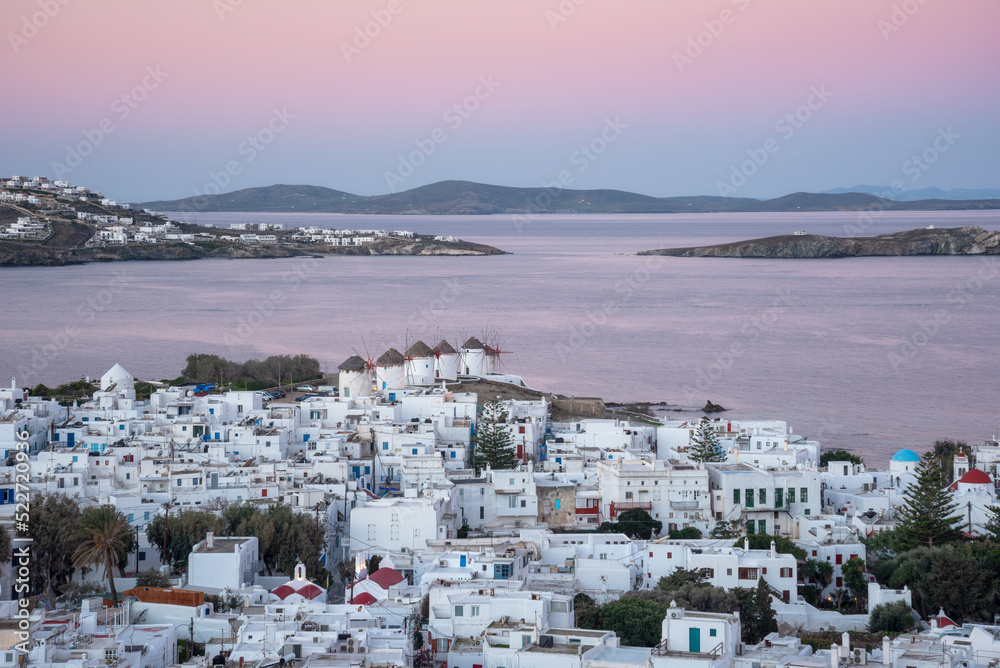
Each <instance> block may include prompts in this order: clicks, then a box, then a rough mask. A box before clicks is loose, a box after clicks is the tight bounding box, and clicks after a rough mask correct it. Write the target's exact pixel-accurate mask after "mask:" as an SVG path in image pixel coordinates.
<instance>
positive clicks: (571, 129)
mask: <svg viewBox="0 0 1000 668" xmlns="http://www.w3.org/2000/svg"><path fill="white" fill-rule="evenodd" d="M577 1H578V2H579V1H580V0H577ZM46 2H48V3H50V4H52V5H53V6H56V5H58V2H57V0H45V1H43V2H42V3H41V4H42V5H44V4H45V3H46ZM230 5H232V6H231V7H230ZM904 5H905V6H906V7H907V8H909V9H910V10H911V11H913V10H915V11H913V13H912V14H911V15H906V14H900V12H902V9H900V10H899V11H898V12H897V19H898V18H899V16H904V15H905V17H906V21H905V23H903V22H900V23H901V25H899V26H898V27H899V29H898V30H897V31H894V32H892V33H891V34H888V36H887V37H888V38H886V36H885V35H884V34H883V31H882V30H880V27H879V21H880V20H884V21H891V18H892V15H893V12H894V9H893V8H894V6H896V7H899V8H902V7H904ZM220 6H221V7H229V8H230V9H231V10H232V11H228V12H225V13H223V14H221V18H220V14H219V13H218V7H220ZM390 6H395V7H397V8H399V11H398V13H397V14H395V15H392V18H391V22H389V23H388V25H386V26H385V27H383V28H381V30H380V34H378V35H377V36H376V37H374V38H372V39H371V41H370V43H369V44H368V45H367V46H366V47H365V48H363V49H359V52H358V53H354V54H352V57H351V62H347V59H346V58H345V56H344V54H343V52H342V44H343V43H350V42H351V41H352V40H353V39H354V34H355V29H356V28H358V27H361V28H363V27H364V26H365V24H366V23H367V22H369V21H371V20H372V12H383V16H384V15H385V14H386V13H387V8H389V7H390ZM560 6H562V7H575V11H574V12H573V13H572V14H571V15H569V16H566V17H565V21H561V22H559V23H557V24H555V25H554V28H553V26H552V25H550V20H551V17H552V16H553V15H554V14H553V13H557V12H559V8H560ZM40 12H42V9H40V3H39V0H5V1H4V2H3V3H2V4H0V25H2V26H3V28H4V34H5V40H4V41H5V42H6V43H5V44H4V45H3V47H0V52H2V53H3V56H2V60H0V63H2V64H3V72H4V74H3V82H4V84H5V85H4V87H5V89H6V91H7V92H5V95H4V96H3V99H2V101H0V112H2V115H3V118H4V119H5V121H6V123H7V125H8V127H9V128H16V132H11V131H6V132H5V133H4V136H3V142H2V144H0V148H2V150H0V163H2V164H0V172H3V173H21V172H31V173H32V174H35V173H40V174H49V175H50V176H52V175H53V174H52V171H53V169H52V165H53V163H54V162H59V161H63V160H64V158H65V156H66V153H67V151H66V147H67V146H68V145H69V146H72V145H74V144H76V143H77V142H79V141H81V140H82V139H83V138H84V136H83V134H82V133H83V132H84V131H86V130H88V129H90V128H93V127H96V126H97V125H98V123H99V122H100V121H101V119H103V118H106V117H109V118H111V119H113V121H114V122H115V129H114V132H113V133H112V134H111V135H109V136H108V137H106V138H105V139H104V140H103V141H102V142H101V144H100V145H97V146H95V147H94V151H93V153H92V154H91V155H89V156H87V157H86V158H85V159H84V160H83V161H82V164H80V165H79V166H78V167H76V168H74V169H73V171H72V173H71V174H69V175H68V176H67V177H66V178H69V179H70V180H75V181H78V182H86V183H88V184H91V185H94V186H96V187H100V188H103V189H104V190H107V191H109V192H117V193H120V196H121V197H123V198H126V199H151V198H158V197H164V198H167V197H180V196H185V195H189V194H191V191H192V189H193V188H197V187H199V186H201V185H203V184H204V183H205V180H206V178H207V175H208V174H209V173H210V172H211V171H213V170H217V169H219V168H220V166H223V165H225V163H226V162H227V161H228V160H231V159H233V158H237V159H240V160H242V159H243V158H241V157H240V155H239V153H238V147H239V145H240V143H241V142H242V141H243V140H244V139H245V138H246V136H247V135H248V134H250V133H256V132H257V131H258V130H259V129H260V128H262V127H264V126H265V125H266V124H267V123H268V121H269V119H270V117H271V115H272V109H273V108H279V109H283V108H284V109H287V110H288V112H289V113H290V114H292V115H294V119H293V120H292V121H291V122H290V123H289V124H288V127H287V128H286V129H285V130H284V131H282V133H281V134H280V135H279V136H278V137H277V138H276V139H275V141H274V142H273V143H271V144H269V145H268V146H267V148H266V150H264V151H261V152H260V153H259V155H257V156H256V157H255V159H254V160H253V161H252V164H250V163H248V164H244V165H243V169H242V170H241V174H240V175H239V177H238V178H237V179H234V182H233V184H232V188H230V189H235V188H241V187H249V186H254V185H266V184H269V183H275V182H286V183H289V182H302V183H312V184H316V185H326V186H330V187H334V188H339V189H343V190H348V191H351V192H359V193H365V194H367V193H379V192H386V191H387V190H388V187H387V185H386V179H385V173H386V172H387V171H392V170H395V169H396V167H397V164H398V161H399V156H400V155H405V154H407V153H408V152H410V151H411V150H413V148H414V141H415V140H419V139H422V138H425V137H427V136H429V135H430V134H431V132H432V131H433V130H434V129H435V128H438V127H443V128H445V129H446V130H447V131H448V137H447V142H445V143H444V144H442V145H440V146H439V147H438V148H437V150H436V151H435V153H434V154H433V155H430V156H427V159H426V161H425V163H424V164H423V165H421V167H420V169H418V170H417V171H416V173H415V174H413V175H412V176H411V177H408V178H407V180H406V182H405V184H404V185H403V186H401V187H400V188H397V189H405V188H408V187H413V186H417V185H423V184H425V183H430V182H433V181H437V180H441V179H446V178H461V179H470V180H478V181H486V182H492V183H501V184H506V185H537V184H538V183H539V181H541V180H543V179H546V178H551V177H552V176H553V174H554V173H557V172H558V171H559V170H560V169H562V168H563V167H564V166H565V165H566V164H567V163H568V161H569V156H570V155H571V154H572V152H573V150H574V149H575V147H577V146H579V145H580V144H582V143H585V142H589V141H590V140H591V139H592V138H593V137H594V136H595V135H596V133H598V132H600V129H601V127H602V125H603V123H604V122H605V119H606V118H608V117H612V118H613V117H620V118H621V120H622V121H623V122H626V123H627V124H628V125H629V127H628V129H627V130H626V131H625V132H624V133H623V134H622V136H621V138H620V141H618V142H616V144H615V145H614V146H612V147H610V148H609V150H608V151H607V153H606V154H604V155H602V156H601V157H600V159H599V160H597V161H595V162H594V164H593V165H592V167H591V168H589V169H588V170H587V171H586V172H585V173H580V174H579V178H578V181H577V183H576V184H575V185H577V186H579V187H617V188H623V189H629V190H635V191H641V192H646V193H649V194H654V195H675V194H714V191H715V189H716V183H717V182H718V181H719V180H720V179H724V178H725V177H726V175H727V174H728V173H729V171H730V167H731V165H733V164H737V163H739V161H741V160H743V159H744V158H745V157H746V155H745V153H746V151H747V150H748V149H753V148H754V147H756V146H757V145H759V143H760V142H762V141H764V140H765V139H767V138H768V137H769V136H773V135H774V134H775V130H774V125H775V122H776V121H777V120H778V119H779V118H780V117H781V116H783V115H784V114H786V113H789V112H793V111H794V110H795V109H796V107H798V106H799V105H801V104H803V103H804V102H805V101H806V99H807V97H808V95H809V90H810V87H811V86H814V85H825V86H826V87H827V88H828V89H829V90H830V91H831V92H832V93H833V96H832V97H831V99H830V100H829V101H828V102H827V103H826V104H824V105H823V107H822V108H821V109H818V110H816V112H815V114H814V117H813V118H811V119H810V120H809V122H808V123H806V124H804V126H803V127H802V128H801V130H799V131H798V132H797V133H796V135H795V136H794V137H792V138H790V139H788V140H787V142H786V143H785V144H784V145H782V147H781V151H780V152H779V154H778V155H775V156H774V158H775V159H774V160H773V161H772V163H771V164H769V165H768V166H767V169H766V170H762V171H761V172H760V173H759V174H757V175H756V176H755V178H754V179H753V181H752V182H751V183H748V184H747V185H746V187H745V192H741V193H739V194H741V195H743V194H745V195H747V196H766V195H777V194H781V193H784V192H789V191H793V190H801V189H812V190H823V189H828V188H832V187H835V186H849V185H855V184H857V183H862V182H867V183H872V184H875V185H881V184H885V183H888V182H890V181H891V180H893V179H894V178H898V176H899V173H900V170H901V165H902V164H903V163H904V162H905V161H906V160H907V158H908V157H909V156H910V155H911V154H912V153H913V152H915V151H920V150H923V149H924V148H925V147H926V146H927V145H928V144H929V142H931V141H933V138H934V136H935V132H936V130H937V128H939V127H946V126H949V125H950V126H953V127H954V129H955V131H956V132H958V133H960V134H961V135H962V139H961V140H960V141H959V142H958V144H957V145H956V146H955V147H954V149H953V150H952V151H951V152H950V153H949V154H948V155H947V156H944V157H942V159H941V160H940V162H939V164H936V165H935V166H934V169H933V172H929V173H928V174H926V175H924V176H923V177H922V178H921V179H920V182H919V183H916V184H914V187H926V186H931V185H939V186H941V187H996V186H1000V183H998V182H997V173H996V169H995V167H994V165H995V163H996V157H997V155H998V149H1000V136H998V132H997V130H996V124H995V122H994V121H993V117H994V115H995V113H996V110H997V107H998V104H997V103H998V101H1000V100H998V98H1000V95H998V86H1000V78H998V77H997V76H996V72H997V71H1000V46H998V41H997V40H996V37H995V30H996V26H997V25H1000V3H996V2H992V1H990V0H973V1H969V2H959V3H955V2H945V1H944V0H925V2H924V3H923V4H920V2H919V1H918V0H909V2H906V3H904V2H891V1H883V0H852V1H848V2H838V3H817V2H803V1H802V0H767V1H765V0H749V1H748V2H747V1H744V0H741V1H740V2H733V1H731V0H716V1H711V2H706V1H698V2H695V1H694V0H674V1H669V2H668V1H664V0H616V1H615V2H610V1H609V0H603V1H602V0H588V1H586V2H582V4H581V5H579V6H577V5H576V4H574V3H573V1H572V0H563V2H562V3H561V5H560V2H558V0H551V1H542V0H540V1H538V2H529V1H526V0H504V1H503V2H500V1H498V0H493V1H490V0H463V1H458V0H409V1H408V0H394V2H392V3H390V2H389V0H371V1H368V0H366V1H364V2H355V1H350V2H343V1H338V2H328V1H325V0H324V1H320V0H297V1H290V2H282V3H278V2H268V1H265V0H242V2H238V0H217V1H216V2H215V3H214V6H213V2H212V1H210V0H171V2H169V3H149V2H134V0H91V1H89V2H86V3H84V2H80V1H79V0H76V1H69V2H68V3H67V4H66V5H65V6H60V8H59V11H58V12H57V13H56V14H55V16H52V17H51V18H48V17H46V18H45V21H42V20H41V19H39V18H38V17H39V16H41V14H39V13H40ZM723 12H728V14H726V15H725V16H726V17H727V18H728V19H729V21H730V22H729V24H728V25H725V24H721V23H715V27H716V28H718V27H719V25H722V26H723V29H722V30H721V32H720V34H718V35H717V36H712V38H711V40H707V39H706V36H707V33H705V34H703V35H702V39H703V41H705V42H706V43H707V44H708V45H707V46H706V47H704V49H703V52H702V53H701V54H700V55H697V57H696V58H694V59H693V62H690V63H687V64H686V65H685V66H684V68H683V71H678V67H677V66H676V65H675V55H674V54H675V52H683V51H684V49H685V47H686V45H687V41H688V39H689V38H692V39H697V38H698V36H699V33H702V32H703V31H705V30H707V28H706V26H705V22H709V23H710V24H711V23H712V22H713V21H716V20H718V19H719V18H720V17H721V16H723V14H722V13H723ZM25 20H27V21H28V22H29V23H31V22H32V21H34V23H36V24H41V23H44V25H42V26H41V27H40V28H38V30H37V34H35V35H34V36H30V37H24V36H25V35H27V34H30V33H31V32H32V31H31V28H25V23H24V22H25ZM709 42H710V43H709ZM150 66H152V67H156V66H158V67H159V68H161V70H162V71H163V72H166V73H167V76H166V77H165V78H164V79H163V81H162V83H160V84H159V85H158V86H157V87H156V88H155V89H153V90H150V91H148V96H147V97H146V99H145V100H143V101H142V102H141V103H139V104H137V105H136V108H135V109H134V110H130V114H129V116H128V117H127V118H123V119H120V118H118V117H117V116H116V115H115V113H114V112H113V111H112V103H113V101H114V100H115V99H116V98H118V97H119V96H121V95H122V94H126V93H128V92H129V91H130V90H132V89H133V87H135V86H137V85H140V84H141V82H142V81H143V77H144V71H145V70H146V68H147V67H150ZM489 76H492V77H493V78H494V80H495V81H497V82H499V84H500V85H499V87H498V88H497V89H496V90H495V92H493V93H492V94H490V95H489V96H488V98H487V99H484V100H483V101H482V102H481V104H480V106H479V108H478V109H476V110H475V111H474V112H473V113H471V114H469V118H468V119H466V120H465V121H464V122H463V123H462V125H461V127H458V128H454V129H452V128H448V127H447V125H446V124H445V123H444V121H443V115H444V113H445V112H446V110H448V109H449V108H450V107H451V106H452V105H453V104H455V103H459V102H461V101H462V100H463V99H464V98H465V97H466V96H468V95H470V94H472V93H473V92H474V90H475V88H476V86H477V81H478V79H479V78H480V77H489ZM10 91H17V93H16V94H13V95H12V94H9V92H10ZM138 166H141V167H142V169H141V170H137V167H138ZM149 177H152V179H150V178H149Z"/></svg>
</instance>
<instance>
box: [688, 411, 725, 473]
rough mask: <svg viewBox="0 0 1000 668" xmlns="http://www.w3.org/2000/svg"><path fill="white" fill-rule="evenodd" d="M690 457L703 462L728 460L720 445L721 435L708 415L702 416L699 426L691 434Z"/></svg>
mask: <svg viewBox="0 0 1000 668" xmlns="http://www.w3.org/2000/svg"><path fill="white" fill-rule="evenodd" d="M688 457H690V458H691V461H695V462H701V463H704V462H724V461H726V455H725V453H723V452H722V447H721V446H720V445H719V437H718V435H717V434H716V433H715V429H713V428H712V423H711V422H709V421H708V418H706V417H703V418H701V420H700V421H699V422H698V427H697V428H696V429H695V430H694V433H693V434H691V438H690V442H689V444H688Z"/></svg>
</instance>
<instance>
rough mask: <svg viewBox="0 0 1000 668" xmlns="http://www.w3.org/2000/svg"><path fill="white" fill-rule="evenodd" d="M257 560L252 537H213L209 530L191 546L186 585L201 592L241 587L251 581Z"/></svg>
mask: <svg viewBox="0 0 1000 668" xmlns="http://www.w3.org/2000/svg"><path fill="white" fill-rule="evenodd" d="M258 559H259V557H258V544H257V538H256V537H255V536H250V537H227V538H216V537H215V534H213V533H212V532H209V533H208V534H207V535H206V536H205V540H203V541H201V542H200V543H197V544H196V545H195V546H194V547H193V548H191V554H190V556H189V557H188V586H189V587H192V588H197V589H202V590H204V591H221V590H223V589H227V588H228V589H232V590H236V589H242V588H243V587H246V586H248V585H251V584H253V583H254V580H255V578H256V575H257V570H258V568H259V564H258Z"/></svg>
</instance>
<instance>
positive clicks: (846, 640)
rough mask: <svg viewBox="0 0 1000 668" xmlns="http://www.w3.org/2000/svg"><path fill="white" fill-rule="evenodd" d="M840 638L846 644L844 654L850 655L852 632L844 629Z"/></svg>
mask: <svg viewBox="0 0 1000 668" xmlns="http://www.w3.org/2000/svg"><path fill="white" fill-rule="evenodd" d="M840 640H841V642H842V643H843V646H844V654H845V655H849V654H850V653H851V634H849V633H848V632H847V631H844V632H843V633H842V634H840Z"/></svg>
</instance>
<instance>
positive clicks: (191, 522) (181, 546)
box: [146, 510, 232, 565]
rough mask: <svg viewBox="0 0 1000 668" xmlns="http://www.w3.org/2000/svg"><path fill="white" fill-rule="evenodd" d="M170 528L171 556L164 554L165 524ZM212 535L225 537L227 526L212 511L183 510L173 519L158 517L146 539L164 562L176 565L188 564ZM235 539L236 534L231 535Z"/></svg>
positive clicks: (148, 531) (168, 535)
mask: <svg viewBox="0 0 1000 668" xmlns="http://www.w3.org/2000/svg"><path fill="white" fill-rule="evenodd" d="M164 522H166V525H167V554H166V555H164V554H163V524H164ZM209 531H211V532H213V533H215V534H216V535H225V523H224V522H223V520H222V519H221V518H220V517H219V516H218V515H216V514H215V513H213V512H211V511H208V510H181V511H179V512H172V513H171V514H170V517H169V519H166V520H165V519H164V516H163V515H157V516H156V517H154V518H153V519H152V520H150V522H149V524H147V525H146V539H147V540H148V541H149V543H150V544H151V545H153V546H155V547H156V551H157V552H159V553H160V559H161V561H163V562H164V563H167V564H172V565H180V564H186V563H187V560H188V556H189V555H190V554H191V550H192V548H194V546H195V545H197V544H198V543H200V542H201V541H203V540H205V536H206V534H207V533H208V532H209ZM230 535H232V534H230Z"/></svg>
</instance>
